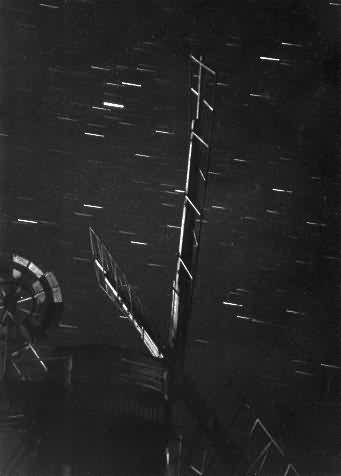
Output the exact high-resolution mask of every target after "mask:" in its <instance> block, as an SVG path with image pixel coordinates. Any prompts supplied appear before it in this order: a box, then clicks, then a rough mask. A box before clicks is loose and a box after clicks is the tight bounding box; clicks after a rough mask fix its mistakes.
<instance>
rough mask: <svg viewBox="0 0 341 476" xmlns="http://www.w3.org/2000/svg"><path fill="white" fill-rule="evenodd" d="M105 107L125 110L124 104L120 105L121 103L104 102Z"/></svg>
mask: <svg viewBox="0 0 341 476" xmlns="http://www.w3.org/2000/svg"><path fill="white" fill-rule="evenodd" d="M103 106H107V107H114V108H116V109H123V108H124V104H119V103H116V102H108V101H103Z"/></svg>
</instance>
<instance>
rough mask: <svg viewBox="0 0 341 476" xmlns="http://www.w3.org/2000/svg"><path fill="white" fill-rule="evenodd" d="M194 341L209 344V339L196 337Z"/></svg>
mask: <svg viewBox="0 0 341 476" xmlns="http://www.w3.org/2000/svg"><path fill="white" fill-rule="evenodd" d="M194 342H197V343H198V344H208V342H209V341H208V340H207V339H195V340H194Z"/></svg>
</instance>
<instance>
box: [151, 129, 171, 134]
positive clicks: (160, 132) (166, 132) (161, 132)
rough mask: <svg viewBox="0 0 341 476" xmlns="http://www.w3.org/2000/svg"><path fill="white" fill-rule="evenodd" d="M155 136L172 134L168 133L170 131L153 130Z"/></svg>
mask: <svg viewBox="0 0 341 476" xmlns="http://www.w3.org/2000/svg"><path fill="white" fill-rule="evenodd" d="M154 132H155V134H168V135H173V134H174V132H170V131H163V130H161V129H155V131H154Z"/></svg>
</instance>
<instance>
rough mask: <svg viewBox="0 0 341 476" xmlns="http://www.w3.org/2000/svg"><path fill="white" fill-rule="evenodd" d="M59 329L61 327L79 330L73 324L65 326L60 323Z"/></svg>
mask: <svg viewBox="0 0 341 476" xmlns="http://www.w3.org/2000/svg"><path fill="white" fill-rule="evenodd" d="M58 327H60V328H62V329H78V326H74V325H73V324H65V323H63V322H60V323H59V324H58Z"/></svg>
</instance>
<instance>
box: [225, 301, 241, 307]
mask: <svg viewBox="0 0 341 476" xmlns="http://www.w3.org/2000/svg"><path fill="white" fill-rule="evenodd" d="M223 304H224V305H225V306H236V307H243V304H237V303H235V302H231V301H223Z"/></svg>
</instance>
